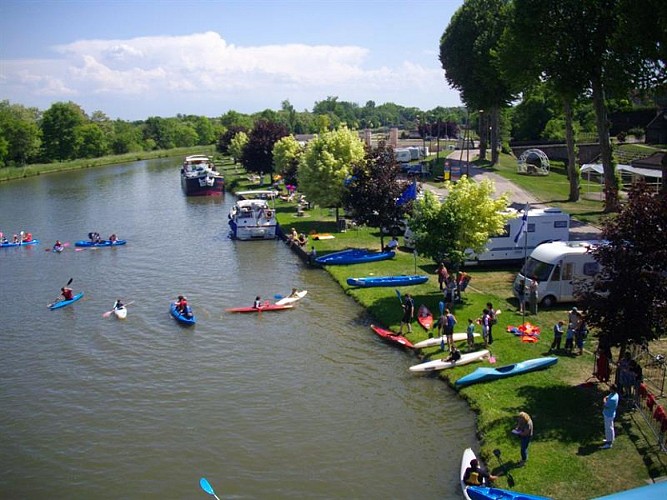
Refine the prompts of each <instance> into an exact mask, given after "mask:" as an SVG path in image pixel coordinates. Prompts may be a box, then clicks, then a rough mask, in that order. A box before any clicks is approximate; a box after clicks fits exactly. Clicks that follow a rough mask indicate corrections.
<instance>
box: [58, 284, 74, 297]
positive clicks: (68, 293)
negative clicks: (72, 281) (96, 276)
mask: <svg viewBox="0 0 667 500" xmlns="http://www.w3.org/2000/svg"><path fill="white" fill-rule="evenodd" d="M60 295H62V296H63V300H72V299H73V298H74V292H73V290H72V289H71V288H69V287H66V286H64V287H62V288H61V289H60Z"/></svg>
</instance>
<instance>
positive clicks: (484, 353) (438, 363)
mask: <svg viewBox="0 0 667 500" xmlns="http://www.w3.org/2000/svg"><path fill="white" fill-rule="evenodd" d="M489 356H490V353H489V350H488V349H483V350H481V351H475V352H467V353H465V354H461V358H460V359H458V360H456V361H447V358H442V359H436V360H434V361H427V362H426V363H419V364H418V365H412V366H411V367H410V368H409V369H410V371H411V372H413V373H426V372H433V371H438V370H445V369H447V368H455V367H457V366H460V365H467V364H468V363H473V362H475V361H481V360H482V359H483V358H485V357H489Z"/></svg>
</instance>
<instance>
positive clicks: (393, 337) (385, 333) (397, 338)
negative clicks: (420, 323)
mask: <svg viewBox="0 0 667 500" xmlns="http://www.w3.org/2000/svg"><path fill="white" fill-rule="evenodd" d="M371 329H372V330H373V331H374V332H375V333H376V334H377V335H379V336H380V337H382V338H383V339H385V340H388V341H389V342H393V343H395V344H400V345H402V346H403V347H414V346H413V345H412V342H410V341H409V340H408V339H406V338H405V337H404V336H403V335H399V334H398V333H394V332H392V331H391V330H387V329H385V328H381V327H379V326H377V325H371Z"/></svg>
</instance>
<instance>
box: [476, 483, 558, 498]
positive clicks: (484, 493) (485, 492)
mask: <svg viewBox="0 0 667 500" xmlns="http://www.w3.org/2000/svg"><path fill="white" fill-rule="evenodd" d="M466 493H467V494H468V496H469V497H470V499H471V500H551V499H550V498H549V497H543V496H539V495H531V494H529V493H519V492H518V491H512V490H503V489H500V488H489V487H487V486H468V487H467V488H466Z"/></svg>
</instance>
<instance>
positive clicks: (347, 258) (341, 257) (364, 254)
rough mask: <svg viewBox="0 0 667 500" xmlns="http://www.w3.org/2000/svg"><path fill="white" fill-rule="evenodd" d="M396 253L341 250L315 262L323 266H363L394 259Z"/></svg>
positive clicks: (359, 249)
mask: <svg viewBox="0 0 667 500" xmlns="http://www.w3.org/2000/svg"><path fill="white" fill-rule="evenodd" d="M395 255H396V253H395V252H394V251H391V250H388V251H383V252H374V251H372V250H367V249H365V248H350V249H348V250H341V251H340V252H334V253H330V254H327V255H323V256H322V257H318V258H317V259H315V262H317V263H318V264H321V265H327V266H334V265H347V264H363V263H364V262H377V261H379V260H387V259H392V258H394V256H395Z"/></svg>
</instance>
